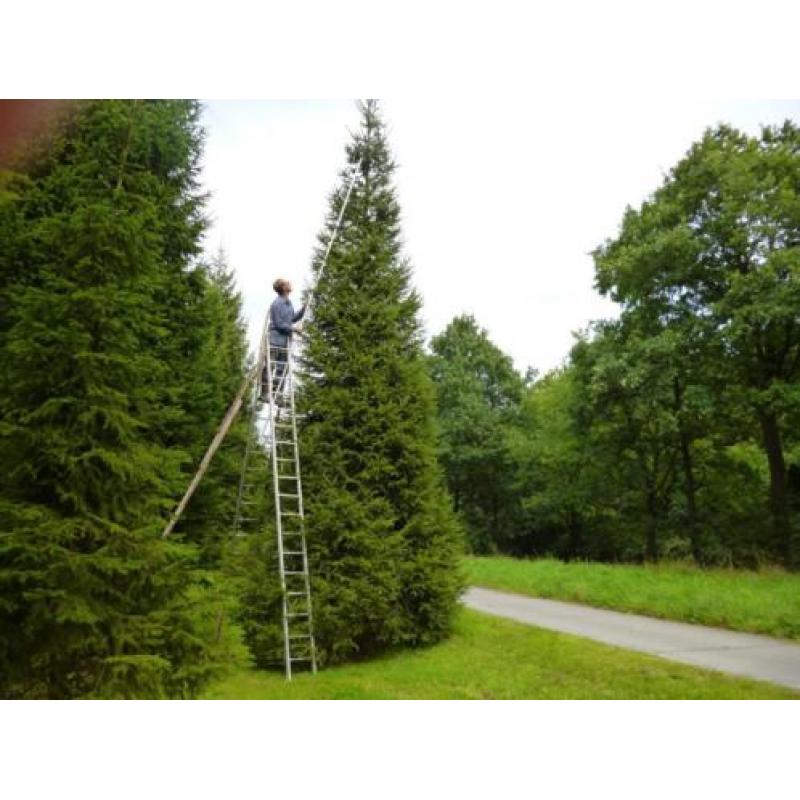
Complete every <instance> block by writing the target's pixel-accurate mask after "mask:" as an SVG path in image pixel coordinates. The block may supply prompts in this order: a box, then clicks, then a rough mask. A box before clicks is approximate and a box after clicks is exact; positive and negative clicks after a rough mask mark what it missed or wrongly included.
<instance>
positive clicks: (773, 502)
mask: <svg viewBox="0 0 800 800" xmlns="http://www.w3.org/2000/svg"><path fill="white" fill-rule="evenodd" d="M758 420H759V422H760V423H761V432H762V433H763V435H764V449H765V450H766V453H767V461H768V462H769V505H770V512H771V515H772V536H773V546H774V548H775V551H776V552H777V554H778V556H779V558H780V559H781V561H783V563H784V564H788V562H789V492H788V483H787V472H786V461H785V459H784V456H783V443H782V441H781V431H780V427H779V425H778V418H777V416H776V415H775V414H774V413H772V412H767V411H759V413H758Z"/></svg>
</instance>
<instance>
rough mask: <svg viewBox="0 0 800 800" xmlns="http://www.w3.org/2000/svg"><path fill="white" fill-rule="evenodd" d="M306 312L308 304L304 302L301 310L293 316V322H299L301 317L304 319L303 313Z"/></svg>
mask: <svg viewBox="0 0 800 800" xmlns="http://www.w3.org/2000/svg"><path fill="white" fill-rule="evenodd" d="M305 313H306V304H305V303H303V305H302V306H300V310H299V311H298V312H297V313H296V314H295V315H294V316H293V317H292V322H299V321H300V320H301V319H303V314H305Z"/></svg>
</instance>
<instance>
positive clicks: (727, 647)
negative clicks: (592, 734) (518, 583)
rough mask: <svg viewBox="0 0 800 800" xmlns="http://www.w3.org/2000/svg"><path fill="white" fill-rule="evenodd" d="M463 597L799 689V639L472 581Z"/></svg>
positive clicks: (501, 612) (488, 608)
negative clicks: (516, 591)
mask: <svg viewBox="0 0 800 800" xmlns="http://www.w3.org/2000/svg"><path fill="white" fill-rule="evenodd" d="M463 602H464V604H465V605H467V606H468V607H469V608H474V609H475V610H476V611H483V612H484V613H486V614H494V615H496V616H499V617H507V618H508V619H513V620H516V621H517V622H524V623H527V624H529V625H536V626H537V627H539V628H548V629H550V630H553V631H561V632H562V633H572V634H575V635H576V636H585V637H586V638H587V639H594V640H595V641H598V642H604V643H605V644H611V645H616V646H617V647H625V648H627V649H628V650H638V651H640V652H642V653H650V654H651V655H655V656H661V657H662V658H668V659H670V660H671V661H680V662H682V663H684V664H692V665H693V666H697V667H705V668H707V669H715V670H720V671H721V672H729V673H731V674H733V675H741V676H743V677H745V678H755V679H756V680H761V681H770V682H771V683H778V684H782V685H783V686H789V687H791V688H793V689H797V690H800V644H795V643H793V642H789V641H783V640H781V639H773V638H771V637H769V636H761V635H759V634H753V633H736V632H734V631H727V630H723V629H721V628H707V627H705V626H703V625H690V624H687V623H685V622H669V621H667V620H661V619H653V618H652V617H643V616H640V615H638V614H625V613H621V612H619V611H607V610H606V609H602V608H590V607H589V606H583V605H579V604H578V603H563V602H559V601H558V600H542V599H540V598H537V597H524V596H523V595H519V594H509V593H506V592H496V591H494V590H492V589H481V588H478V587H475V586H473V587H472V588H470V589H469V590H467V592H466V594H465V595H464V599H463Z"/></svg>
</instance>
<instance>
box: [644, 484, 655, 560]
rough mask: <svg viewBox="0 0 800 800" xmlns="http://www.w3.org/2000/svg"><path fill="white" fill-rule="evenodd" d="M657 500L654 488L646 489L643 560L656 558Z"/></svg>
mask: <svg viewBox="0 0 800 800" xmlns="http://www.w3.org/2000/svg"><path fill="white" fill-rule="evenodd" d="M657 513H658V502H657V499H656V492H655V490H654V489H652V488H651V489H648V490H647V531H646V539H645V549H644V558H645V561H656V560H658V517H657Z"/></svg>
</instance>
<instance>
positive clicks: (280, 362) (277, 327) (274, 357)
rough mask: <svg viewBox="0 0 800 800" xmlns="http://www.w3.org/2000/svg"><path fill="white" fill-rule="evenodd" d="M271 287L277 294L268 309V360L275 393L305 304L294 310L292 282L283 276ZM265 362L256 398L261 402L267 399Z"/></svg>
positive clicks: (303, 312) (304, 310) (283, 372)
mask: <svg viewBox="0 0 800 800" xmlns="http://www.w3.org/2000/svg"><path fill="white" fill-rule="evenodd" d="M272 288H273V289H274V290H275V292H276V294H277V295H278V296H277V297H276V298H275V299H274V300H273V301H272V305H271V306H270V309H269V348H270V361H272V363H273V364H274V367H273V375H272V393H273V394H277V393H278V389H279V388H280V384H281V381H282V380H283V376H284V374H285V373H286V363H287V361H288V358H289V339H290V337H291V335H292V333H295V332H299V330H300V329H299V328H297V327H294V323H295V322H299V321H300V320H301V319H302V318H303V314H305V313H306V307H305V305H303V306H301V308H300V310H299V311H297V312H295V310H294V306H293V305H292V301H291V300H290V299H289V295H290V294H291V292H292V284H291V283H289V281H287V280H285V279H284V278H278V279H277V280H276V281H275V283H273V284H272ZM268 379H269V376H268V375H267V362H266V360H265V362H264V366H263V369H262V370H261V392H260V393H259V396H258V399H259V400H260V401H261V402H262V403H266V402H267V401H268V400H269V389H268V387H267V380H268Z"/></svg>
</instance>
